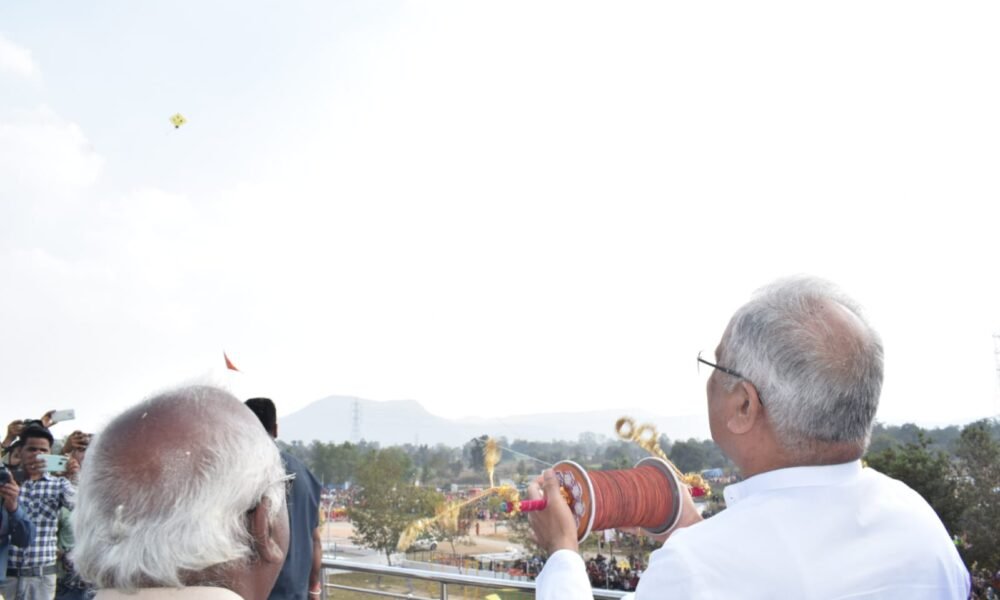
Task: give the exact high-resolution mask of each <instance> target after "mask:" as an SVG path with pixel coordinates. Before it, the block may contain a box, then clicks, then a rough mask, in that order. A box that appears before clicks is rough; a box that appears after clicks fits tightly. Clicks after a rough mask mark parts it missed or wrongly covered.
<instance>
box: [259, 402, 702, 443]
mask: <svg viewBox="0 0 1000 600" xmlns="http://www.w3.org/2000/svg"><path fill="white" fill-rule="evenodd" d="M355 402H356V403H357V406H358V409H359V413H360V419H359V424H360V427H359V433H360V436H358V439H355V435H354V433H355V432H354V407H355ZM623 416H628V417H631V418H633V419H635V421H636V423H638V424H645V423H649V424H651V425H653V426H655V427H656V428H657V431H659V433H660V434H665V435H667V437H669V438H670V439H671V440H686V439H690V438H695V439H707V438H708V437H709V431H708V421H707V419H706V417H705V416H704V415H685V416H675V417H668V416H663V415H656V414H654V413H651V412H649V411H646V410H642V409H635V408H633V409H627V408H622V409H614V410H609V409H604V410H596V411H580V412H574V413H566V412H550V413H544V414H533V415H509V416H504V417H464V418H459V419H448V418H446V417H441V416H438V415H435V414H433V413H431V412H429V411H428V410H427V409H425V408H424V407H423V405H421V404H420V403H419V402H418V401H416V400H384V401H376V400H367V399H364V398H358V397H354V396H337V395H334V396H327V397H325V398H321V399H319V400H316V401H314V402H312V403H310V404H309V405H307V406H305V407H303V408H302V409H300V410H298V411H295V412H293V413H290V414H288V415H286V416H284V417H280V418H279V419H278V435H279V437H280V438H281V439H282V440H284V441H301V442H303V443H305V444H309V443H311V442H312V441H314V440H319V441H321V442H326V443H329V442H334V443H340V442H344V441H359V439H364V440H367V441H372V442H378V443H380V444H382V445H386V446H391V445H400V444H408V443H409V444H428V445H436V444H446V445H449V446H459V445H462V444H464V443H466V442H467V441H469V440H470V439H472V438H473V437H478V436H481V435H484V434H485V435H489V436H491V437H498V438H499V437H506V438H507V439H508V440H515V439H521V440H528V441H552V440H566V441H575V440H577V439H578V438H579V436H580V434H581V433H595V434H598V435H604V436H607V437H609V438H613V437H615V430H614V425H615V421H617V420H618V419H619V418H620V417H623Z"/></svg>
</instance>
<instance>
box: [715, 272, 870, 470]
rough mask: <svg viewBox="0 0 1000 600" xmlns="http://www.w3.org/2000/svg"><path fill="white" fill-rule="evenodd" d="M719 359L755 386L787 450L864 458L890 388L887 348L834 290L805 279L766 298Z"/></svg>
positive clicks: (771, 290) (734, 330) (741, 315)
mask: <svg viewBox="0 0 1000 600" xmlns="http://www.w3.org/2000/svg"><path fill="white" fill-rule="evenodd" d="M718 358H719V360H720V362H722V363H723V364H725V365H726V366H727V367H729V368H730V369H733V370H734V371H736V372H738V373H740V374H742V375H744V376H745V377H746V378H747V380H749V381H750V382H752V383H753V385H754V386H755V387H756V389H757V392H758V393H759V395H760V398H761V402H762V404H763V406H764V410H765V413H766V415H767V418H768V419H769V420H770V422H771V423H772V425H773V427H774V430H775V432H776V434H777V435H778V436H779V438H780V440H779V441H781V442H782V443H783V444H784V445H785V446H789V447H791V446H796V445H802V444H806V445H814V444H817V443H819V444H824V443H828V444H849V445H854V446H855V447H856V448H857V454H858V455H859V456H860V454H861V453H862V452H863V450H864V447H865V446H866V445H867V441H868V437H869V435H870V431H871V425H872V421H873V420H874V417H875V411H876V409H877V408H878V399H879V394H880V392H881V387H882V342H881V340H880V339H879V336H878V334H877V333H876V332H875V331H874V330H873V329H872V328H871V327H870V326H869V325H868V323H867V321H866V320H865V318H864V316H863V314H862V312H861V309H860V307H859V306H858V305H857V304H856V303H855V302H854V301H853V300H851V299H850V298H849V297H847V296H846V295H844V294H843V293H842V292H841V291H840V290H839V289H837V288H836V287H835V286H833V285H832V284H831V283H829V282H826V281H823V280H820V279H816V278H808V277H798V278H792V279H785V280H780V281H777V282H775V283H773V284H771V285H770V286H768V287H765V288H763V289H761V290H759V291H758V292H757V294H756V295H755V296H754V298H753V299H752V300H751V301H750V302H748V303H747V304H745V305H744V306H743V307H741V308H740V309H739V310H738V311H737V312H736V314H735V315H733V318H732V320H731V321H730V323H729V327H728V328H727V329H726V333H725V335H724V336H723V339H722V342H721V343H720V349H719V356H718ZM733 383H735V381H733Z"/></svg>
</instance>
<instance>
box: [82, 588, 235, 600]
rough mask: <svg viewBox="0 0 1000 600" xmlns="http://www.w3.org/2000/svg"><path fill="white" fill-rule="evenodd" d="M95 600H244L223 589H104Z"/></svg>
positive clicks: (98, 592) (99, 591)
mask: <svg viewBox="0 0 1000 600" xmlns="http://www.w3.org/2000/svg"><path fill="white" fill-rule="evenodd" d="M95 600H243V599H242V597H241V596H240V595H239V594H237V593H236V592H234V591H232V590H228V589H226V588H221V587H206V586H193V587H182V588H140V589H138V590H136V591H135V592H124V591H121V590H113V589H102V590H98V591H97V595H96V596H95Z"/></svg>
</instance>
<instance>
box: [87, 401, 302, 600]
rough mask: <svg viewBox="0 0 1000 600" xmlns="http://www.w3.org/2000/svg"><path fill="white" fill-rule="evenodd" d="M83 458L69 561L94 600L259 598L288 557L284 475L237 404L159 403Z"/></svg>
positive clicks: (117, 423)
mask: <svg viewBox="0 0 1000 600" xmlns="http://www.w3.org/2000/svg"><path fill="white" fill-rule="evenodd" d="M87 454H88V456H87V468H86V469H84V470H83V471H82V472H81V478H80V486H79V491H78V493H79V495H78V501H77V508H76V511H75V512H74V513H73V529H74V532H75V534H76V547H75V549H74V550H73V552H72V555H71V556H72V558H73V560H74V562H75V564H76V567H77V570H78V572H79V573H80V576H81V577H83V578H84V579H85V580H87V581H89V582H92V583H94V584H95V585H96V587H97V588H99V591H98V592H97V596H96V598H97V600H122V599H124V598H126V597H127V598H129V599H133V600H171V599H173V598H178V599H179V598H184V599H185V600H189V599H191V598H194V599H196V600H239V598H241V597H242V598H243V600H266V598H267V596H268V594H269V593H270V591H271V587H272V586H273V585H274V581H275V579H276V578H277V576H278V571H279V570H280V569H281V565H282V564H283V563H284V559H285V552H286V550H287V548H288V513H287V511H286V509H285V484H286V480H287V478H286V477H285V472H284V469H283V468H282V465H281V458H280V456H279V455H278V449H277V448H276V447H275V445H274V443H273V442H272V441H271V440H270V439H269V438H268V436H267V434H266V433H265V432H264V430H263V429H262V428H261V426H260V424H259V423H258V421H257V418H256V417H255V416H254V415H253V413H252V412H250V410H249V409H247V408H246V407H245V406H243V404H242V403H241V402H239V401H238V400H236V398H233V397H232V396H231V395H230V394H228V393H227V392H224V391H222V390H219V389H216V388H211V387H188V388H181V389H178V390H175V391H172V392H167V393H164V394H161V395H158V396H156V397H154V398H152V399H150V400H146V401H144V402H142V403H140V404H138V405H136V406H134V407H132V408H130V409H128V410H126V411H125V412H124V413H122V414H121V415H119V416H118V417H116V418H115V419H114V420H113V421H112V422H111V423H110V424H109V425H108V426H107V427H106V428H105V429H104V431H103V432H101V433H100V434H98V435H97V436H96V438H95V441H94V443H92V444H91V445H90V447H89V449H88V453H87Z"/></svg>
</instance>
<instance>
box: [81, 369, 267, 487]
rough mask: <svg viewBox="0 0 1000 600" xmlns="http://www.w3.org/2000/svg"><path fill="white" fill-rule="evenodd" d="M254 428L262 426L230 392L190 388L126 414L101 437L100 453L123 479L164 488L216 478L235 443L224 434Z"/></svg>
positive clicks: (177, 391)
mask: <svg viewBox="0 0 1000 600" xmlns="http://www.w3.org/2000/svg"><path fill="white" fill-rule="evenodd" d="M251 425H252V426H256V427H258V428H259V427H260V426H259V425H258V424H257V421H256V419H255V418H254V415H253V413H252V412H250V411H249V410H247V409H246V408H245V407H244V406H243V405H242V404H241V403H240V402H239V400H237V399H236V398H234V397H233V396H232V395H230V394H229V393H228V392H225V391H223V390H220V389H218V388H213V387H205V386H198V387H189V388H184V389H181V390H176V391H173V392H168V393H166V394H163V395H160V396H156V397H154V398H152V399H150V400H149V401H147V402H143V403H141V404H138V405H136V406H134V407H132V408H130V409H128V410H127V411H125V412H124V413H122V414H121V415H120V416H119V417H118V418H116V419H115V420H114V421H112V422H111V424H110V425H108V427H107V429H105V431H104V432H103V434H102V435H101V440H102V442H103V444H102V447H101V450H102V452H103V454H104V456H105V457H106V461H107V462H106V465H107V466H108V467H109V468H112V469H114V470H115V471H116V472H117V474H118V476H119V477H121V478H125V479H130V480H134V481H138V482H142V483H143V484H146V485H156V484H164V483H168V482H174V481H177V480H178V479H182V478H186V477H189V476H195V477H206V476H209V475H211V474H212V473H210V471H211V470H213V467H216V466H217V465H218V464H219V461H218V455H219V454H220V453H221V452H224V451H225V450H226V446H228V445H231V444H232V443H233V440H232V439H230V437H229V436H227V435H225V434H224V432H229V433H230V434H231V433H232V432H234V431H238V430H240V429H242V428H243V427H247V428H249V427H250V426H251ZM216 434H220V435H216ZM256 437H260V436H256Z"/></svg>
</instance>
